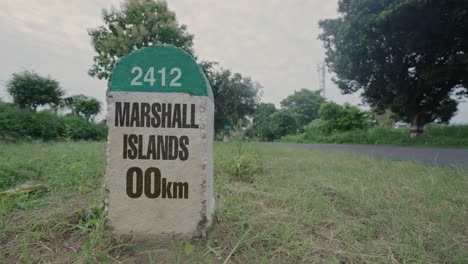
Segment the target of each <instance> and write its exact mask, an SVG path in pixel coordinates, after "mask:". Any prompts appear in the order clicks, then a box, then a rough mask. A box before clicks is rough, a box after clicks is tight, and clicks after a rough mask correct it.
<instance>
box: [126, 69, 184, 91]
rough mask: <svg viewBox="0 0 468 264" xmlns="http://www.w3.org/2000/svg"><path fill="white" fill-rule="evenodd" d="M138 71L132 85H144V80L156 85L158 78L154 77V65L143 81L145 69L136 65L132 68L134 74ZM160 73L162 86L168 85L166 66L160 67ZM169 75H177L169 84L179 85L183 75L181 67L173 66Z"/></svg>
mask: <svg viewBox="0 0 468 264" xmlns="http://www.w3.org/2000/svg"><path fill="white" fill-rule="evenodd" d="M134 73H136V74H137V75H136V76H135V77H134V78H133V79H132V82H131V83H130V84H131V85H135V86H140V85H143V82H148V83H149V84H150V85H151V86H153V85H154V83H155V82H156V79H155V78H154V67H150V68H149V69H148V71H147V72H146V74H145V77H143V82H142V81H141V76H143V70H142V69H141V67H138V66H135V67H133V68H132V74H134ZM158 73H159V75H160V76H161V78H160V80H161V86H166V67H164V68H162V69H160V70H159V71H158ZM169 75H171V76H172V75H175V76H174V78H172V80H171V82H170V83H169V86H173V87H179V86H181V83H180V82H179V79H180V77H182V71H181V70H180V69H179V68H172V69H171V70H170V71H169Z"/></svg>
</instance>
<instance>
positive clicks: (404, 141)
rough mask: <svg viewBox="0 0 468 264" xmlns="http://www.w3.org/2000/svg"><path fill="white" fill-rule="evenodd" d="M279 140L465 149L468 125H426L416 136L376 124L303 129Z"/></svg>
mask: <svg viewBox="0 0 468 264" xmlns="http://www.w3.org/2000/svg"><path fill="white" fill-rule="evenodd" d="M281 141H284V142H297V143H335V144H367V145H396V146H430V147H457V148H468V125H450V126H447V125H435V124H432V125H426V126H425V128H424V133H423V134H422V135H421V136H419V137H418V138H416V139H412V138H410V137H409V128H390V127H381V126H377V127H373V128H370V129H368V130H352V131H345V132H335V133H332V134H329V135H326V134H320V133H317V131H314V130H306V132H304V133H303V134H300V135H288V136H285V137H284V138H283V139H282V140H281Z"/></svg>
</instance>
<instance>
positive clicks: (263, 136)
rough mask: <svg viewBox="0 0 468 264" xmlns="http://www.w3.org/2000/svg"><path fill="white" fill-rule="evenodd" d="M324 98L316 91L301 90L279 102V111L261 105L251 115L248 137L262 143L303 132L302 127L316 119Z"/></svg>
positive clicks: (272, 107)
mask: <svg viewBox="0 0 468 264" xmlns="http://www.w3.org/2000/svg"><path fill="white" fill-rule="evenodd" d="M324 102H325V98H323V97H322V96H321V95H320V92H318V91H311V90H307V89H301V90H300V91H295V92H294V93H293V94H292V95H289V96H288V97H286V98H285V99H283V100H282V101H281V106H282V108H281V109H276V107H275V105H273V104H266V103H261V104H259V105H258V106H257V109H256V110H255V112H254V114H253V123H252V127H251V128H250V130H249V132H248V135H249V136H251V137H256V138H258V139H260V140H262V141H273V140H275V139H279V138H281V137H283V136H286V135H293V134H297V133H300V132H303V131H304V126H305V125H307V124H308V123H309V122H311V121H312V120H314V119H316V118H318V112H319V108H320V105H321V104H322V103H324Z"/></svg>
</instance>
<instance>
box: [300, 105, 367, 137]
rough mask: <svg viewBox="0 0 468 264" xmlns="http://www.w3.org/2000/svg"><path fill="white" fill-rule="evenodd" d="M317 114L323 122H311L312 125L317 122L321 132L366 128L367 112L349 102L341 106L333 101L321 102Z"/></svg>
mask: <svg viewBox="0 0 468 264" xmlns="http://www.w3.org/2000/svg"><path fill="white" fill-rule="evenodd" d="M319 116H320V119H321V120H323V121H324V123H323V122H321V123H319V124H318V123H313V124H312V127H314V126H316V125H317V124H318V125H319V126H320V131H321V132H322V133H332V132H335V131H350V130H355V129H366V128H367V127H368V116H367V113H366V112H363V111H361V110H360V109H359V108H358V107H356V106H352V105H349V104H345V105H343V106H341V105H338V104H336V103H333V102H326V103H323V104H322V105H321V106H320V109H319ZM306 129H307V128H306Z"/></svg>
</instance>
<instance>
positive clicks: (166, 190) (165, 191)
mask: <svg viewBox="0 0 468 264" xmlns="http://www.w3.org/2000/svg"><path fill="white" fill-rule="evenodd" d="M171 185H172V182H166V178H163V179H162V198H169V199H172V195H171Z"/></svg>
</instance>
